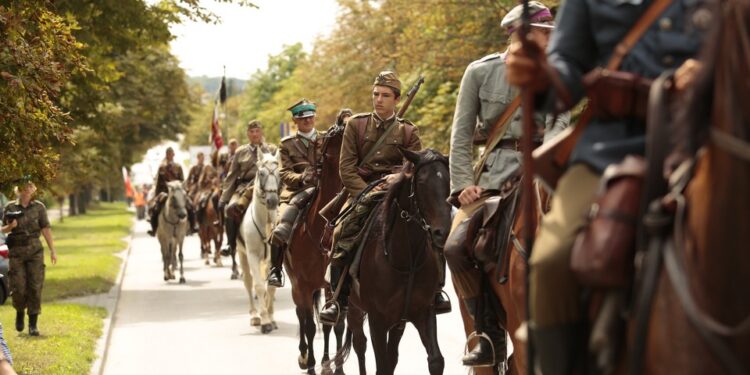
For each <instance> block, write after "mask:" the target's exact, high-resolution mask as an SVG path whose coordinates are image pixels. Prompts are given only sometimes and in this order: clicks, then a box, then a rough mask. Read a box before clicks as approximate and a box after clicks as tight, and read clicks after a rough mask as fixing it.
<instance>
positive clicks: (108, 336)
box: [89, 217, 137, 375]
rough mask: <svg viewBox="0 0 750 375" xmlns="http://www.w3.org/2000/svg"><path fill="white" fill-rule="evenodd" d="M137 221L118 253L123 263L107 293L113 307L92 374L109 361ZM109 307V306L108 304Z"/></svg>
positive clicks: (94, 374)
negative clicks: (124, 247) (126, 245)
mask: <svg viewBox="0 0 750 375" xmlns="http://www.w3.org/2000/svg"><path fill="white" fill-rule="evenodd" d="M136 223H137V219H136V218H135V217H133V225H131V227H130V234H128V236H126V238H127V242H128V247H127V248H126V249H124V250H123V251H121V252H120V253H118V255H122V258H123V259H122V264H121V265H120V271H119V273H118V274H117V279H116V281H115V285H113V286H112V289H110V290H109V292H108V293H107V299H109V300H114V302H113V303H112V305H111V306H112V309H111V311H109V309H107V310H108V311H107V317H106V318H104V326H103V327H102V335H101V337H99V339H98V340H97V342H96V351H95V354H96V359H95V360H94V363H93V364H92V365H91V371H90V372H89V374H91V375H102V374H104V365H106V363H107V354H108V352H109V344H110V341H111V340H112V326H113V325H114V323H115V316H116V314H117V308H118V307H119V305H120V293H121V291H122V281H123V279H124V278H125V271H126V270H127V267H128V260H129V259H130V252H131V249H132V247H133V246H132V245H133V237H134V235H135V226H136ZM107 307H109V306H107Z"/></svg>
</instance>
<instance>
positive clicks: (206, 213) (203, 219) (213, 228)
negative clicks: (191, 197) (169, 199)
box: [195, 189, 224, 267]
mask: <svg viewBox="0 0 750 375" xmlns="http://www.w3.org/2000/svg"><path fill="white" fill-rule="evenodd" d="M204 194H207V195H208V196H204ZM218 194H219V191H218V189H215V190H214V191H210V192H205V193H199V194H198V196H197V197H196V198H197V199H196V204H195V207H200V206H199V205H198V203H200V200H201V199H206V203H205V206H204V207H203V208H202V209H200V212H198V237H200V241H201V257H203V258H204V259H205V260H206V265H209V264H210V260H209V257H210V255H211V242H213V244H214V264H215V265H217V266H218V267H221V266H222V264H221V243H222V242H223V240H224V231H223V230H222V229H223V228H222V226H221V223H220V222H219V213H218V211H217V210H216V208H215V207H216V206H215V205H214V203H215V202H217V199H215V198H216V197H218Z"/></svg>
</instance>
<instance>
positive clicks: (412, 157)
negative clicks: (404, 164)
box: [398, 147, 421, 165]
mask: <svg viewBox="0 0 750 375" xmlns="http://www.w3.org/2000/svg"><path fill="white" fill-rule="evenodd" d="M398 150H399V151H400V152H401V155H404V157H405V158H406V160H408V161H410V162H412V163H414V164H415V165H416V164H419V160H420V159H421V158H420V156H419V154H417V153H416V152H414V151H410V150H407V149H405V148H403V147H399V148H398Z"/></svg>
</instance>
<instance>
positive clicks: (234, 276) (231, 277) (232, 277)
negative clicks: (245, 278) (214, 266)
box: [229, 274, 238, 280]
mask: <svg viewBox="0 0 750 375" xmlns="http://www.w3.org/2000/svg"><path fill="white" fill-rule="evenodd" d="M237 278H238V276H237V275H235V274H232V276H230V277H229V279H230V280H237Z"/></svg>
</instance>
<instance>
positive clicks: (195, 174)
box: [185, 152, 205, 197]
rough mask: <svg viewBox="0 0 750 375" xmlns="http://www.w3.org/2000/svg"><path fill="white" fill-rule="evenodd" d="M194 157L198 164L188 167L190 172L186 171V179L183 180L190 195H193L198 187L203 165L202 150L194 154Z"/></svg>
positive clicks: (203, 156)
mask: <svg viewBox="0 0 750 375" xmlns="http://www.w3.org/2000/svg"><path fill="white" fill-rule="evenodd" d="M196 158H197V159H198V164H196V165H194V166H192V167H190V172H188V177H187V181H186V182H185V184H186V186H185V187H186V189H187V192H188V195H189V196H190V197H195V193H196V192H197V187H198V179H200V177H201V173H202V172H203V167H204V166H205V164H203V162H204V160H205V155H204V154H203V153H202V152H199V153H198V154H197V155H196Z"/></svg>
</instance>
